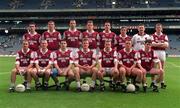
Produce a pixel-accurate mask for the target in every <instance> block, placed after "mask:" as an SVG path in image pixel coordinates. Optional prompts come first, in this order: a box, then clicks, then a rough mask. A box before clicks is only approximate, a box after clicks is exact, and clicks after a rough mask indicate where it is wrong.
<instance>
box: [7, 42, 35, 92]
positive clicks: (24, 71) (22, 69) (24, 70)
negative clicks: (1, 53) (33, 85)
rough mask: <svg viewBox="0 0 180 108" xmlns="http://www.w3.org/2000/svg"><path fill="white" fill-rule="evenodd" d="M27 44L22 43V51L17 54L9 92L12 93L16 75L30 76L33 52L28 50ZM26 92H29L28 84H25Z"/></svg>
mask: <svg viewBox="0 0 180 108" xmlns="http://www.w3.org/2000/svg"><path fill="white" fill-rule="evenodd" d="M28 47H29V43H28V41H27V40H24V41H23V44H22V49H21V50H20V51H18V52H17V55H16V63H15V68H14V69H13V70H12V73H11V85H10V88H9V91H10V92H14V89H15V81H16V75H18V74H20V75H23V76H27V77H28V78H29V76H30V68H31V67H32V66H33V52H32V51H31V50H30V49H29V48H28ZM26 89H27V90H30V83H29V82H28V83H27V87H26Z"/></svg>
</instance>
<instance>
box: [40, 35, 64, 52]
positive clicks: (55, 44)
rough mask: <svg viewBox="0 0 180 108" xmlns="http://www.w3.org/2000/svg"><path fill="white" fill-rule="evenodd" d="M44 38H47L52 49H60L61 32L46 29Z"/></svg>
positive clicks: (49, 47)
mask: <svg viewBox="0 0 180 108" xmlns="http://www.w3.org/2000/svg"><path fill="white" fill-rule="evenodd" d="M41 39H42V40H47V42H48V49H49V50H51V51H54V50H58V49H59V42H60V41H61V33H60V32H58V31H54V32H52V33H50V32H49V31H45V32H44V33H43V34H42V37H41Z"/></svg>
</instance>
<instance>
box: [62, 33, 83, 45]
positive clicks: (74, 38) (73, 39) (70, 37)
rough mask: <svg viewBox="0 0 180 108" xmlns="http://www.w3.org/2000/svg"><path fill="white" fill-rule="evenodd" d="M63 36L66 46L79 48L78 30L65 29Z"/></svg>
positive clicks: (79, 36)
mask: <svg viewBox="0 0 180 108" xmlns="http://www.w3.org/2000/svg"><path fill="white" fill-rule="evenodd" d="M64 38H65V40H66V42H67V47H72V48H79V47H80V42H81V39H82V34H81V32H80V31H79V30H75V31H71V30H67V31H65V32H64Z"/></svg>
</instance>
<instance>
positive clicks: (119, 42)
mask: <svg viewBox="0 0 180 108" xmlns="http://www.w3.org/2000/svg"><path fill="white" fill-rule="evenodd" d="M126 33H127V28H126V27H121V29H120V35H119V36H117V37H116V39H115V49H116V50H117V51H120V50H122V49H123V48H124V46H125V41H126V40H127V39H129V38H130V36H128V35H127V34H126Z"/></svg>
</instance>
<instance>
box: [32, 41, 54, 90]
mask: <svg viewBox="0 0 180 108" xmlns="http://www.w3.org/2000/svg"><path fill="white" fill-rule="evenodd" d="M47 46H48V43H47V41H46V40H42V41H41V48H40V49H39V50H38V51H37V52H35V67H36V68H33V69H32V70H31V76H32V77H33V78H34V80H35V84H36V89H38V88H39V87H40V86H41V83H40V81H39V78H38V77H44V78H45V83H44V85H43V86H44V89H45V90H47V89H48V81H49V77H50V72H51V65H52V53H51V51H50V50H48V49H47Z"/></svg>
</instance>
